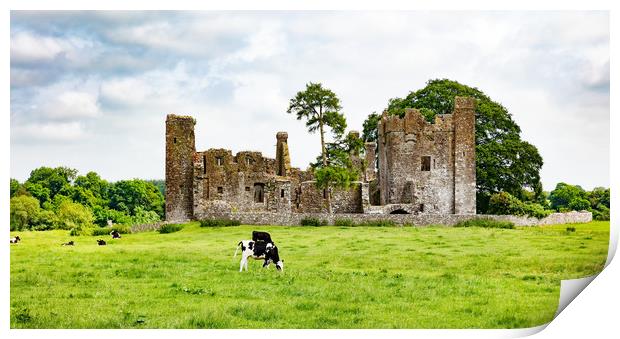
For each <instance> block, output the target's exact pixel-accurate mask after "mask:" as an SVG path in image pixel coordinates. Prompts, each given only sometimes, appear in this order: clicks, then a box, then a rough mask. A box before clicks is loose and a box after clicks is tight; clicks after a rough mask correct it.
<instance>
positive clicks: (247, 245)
mask: <svg viewBox="0 0 620 339" xmlns="http://www.w3.org/2000/svg"><path fill="white" fill-rule="evenodd" d="M239 248H241V262H240V263H239V272H242V271H243V268H244V267H245V270H246V271H247V270H248V259H249V258H252V259H256V260H260V259H264V260H265V262H264V263H263V267H267V266H269V264H270V263H272V262H274V263H275V264H276V269H278V271H282V270H284V260H280V255H279V254H278V248H277V247H276V246H275V245H274V244H273V243H266V242H263V241H258V242H257V241H253V240H241V241H240V242H239V243H238V244H237V249H236V250H235V257H236V256H237V252H238V251H239Z"/></svg>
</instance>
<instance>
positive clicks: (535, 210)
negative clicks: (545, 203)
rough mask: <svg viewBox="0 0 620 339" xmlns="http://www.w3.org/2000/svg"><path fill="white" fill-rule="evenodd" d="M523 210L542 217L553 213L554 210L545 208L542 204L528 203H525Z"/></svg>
mask: <svg viewBox="0 0 620 339" xmlns="http://www.w3.org/2000/svg"><path fill="white" fill-rule="evenodd" d="M523 212H524V213H525V214H526V215H529V216H531V217H534V218H538V219H542V218H544V217H546V216H548V215H549V214H551V213H552V212H553V211H550V210H546V209H544V208H543V207H542V205H540V204H536V203H528V204H523Z"/></svg>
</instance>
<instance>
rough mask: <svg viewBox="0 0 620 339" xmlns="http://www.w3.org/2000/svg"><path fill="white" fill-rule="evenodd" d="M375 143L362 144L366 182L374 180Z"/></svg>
mask: <svg viewBox="0 0 620 339" xmlns="http://www.w3.org/2000/svg"><path fill="white" fill-rule="evenodd" d="M376 148H377V143H375V142H366V143H364V149H365V156H366V158H365V159H366V171H365V175H366V178H365V179H366V180H365V181H366V182H370V181H373V180H375V157H376V154H375V152H376Z"/></svg>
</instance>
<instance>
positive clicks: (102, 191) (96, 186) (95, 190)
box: [75, 172, 110, 200]
mask: <svg viewBox="0 0 620 339" xmlns="http://www.w3.org/2000/svg"><path fill="white" fill-rule="evenodd" d="M75 187H81V188H84V189H86V190H89V191H91V192H92V195H93V196H94V197H96V198H99V199H102V200H107V199H108V191H109V188H110V184H109V183H108V182H107V181H105V180H103V179H101V177H100V176H99V174H97V173H95V172H88V173H86V175H80V176H78V177H77V178H75Z"/></svg>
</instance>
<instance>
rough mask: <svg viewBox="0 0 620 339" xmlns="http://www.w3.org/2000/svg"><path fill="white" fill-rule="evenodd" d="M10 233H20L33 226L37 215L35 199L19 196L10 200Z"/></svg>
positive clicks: (37, 207) (37, 204) (37, 202)
mask: <svg viewBox="0 0 620 339" xmlns="http://www.w3.org/2000/svg"><path fill="white" fill-rule="evenodd" d="M10 205H11V213H10V215H11V220H10V225H11V231H21V230H24V229H27V228H30V227H32V226H33V225H34V223H35V221H36V220H37V216H38V215H39V211H40V207H39V201H38V200H37V199H36V198H33V197H30V196H27V195H19V196H15V197H13V198H11V202H10Z"/></svg>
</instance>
